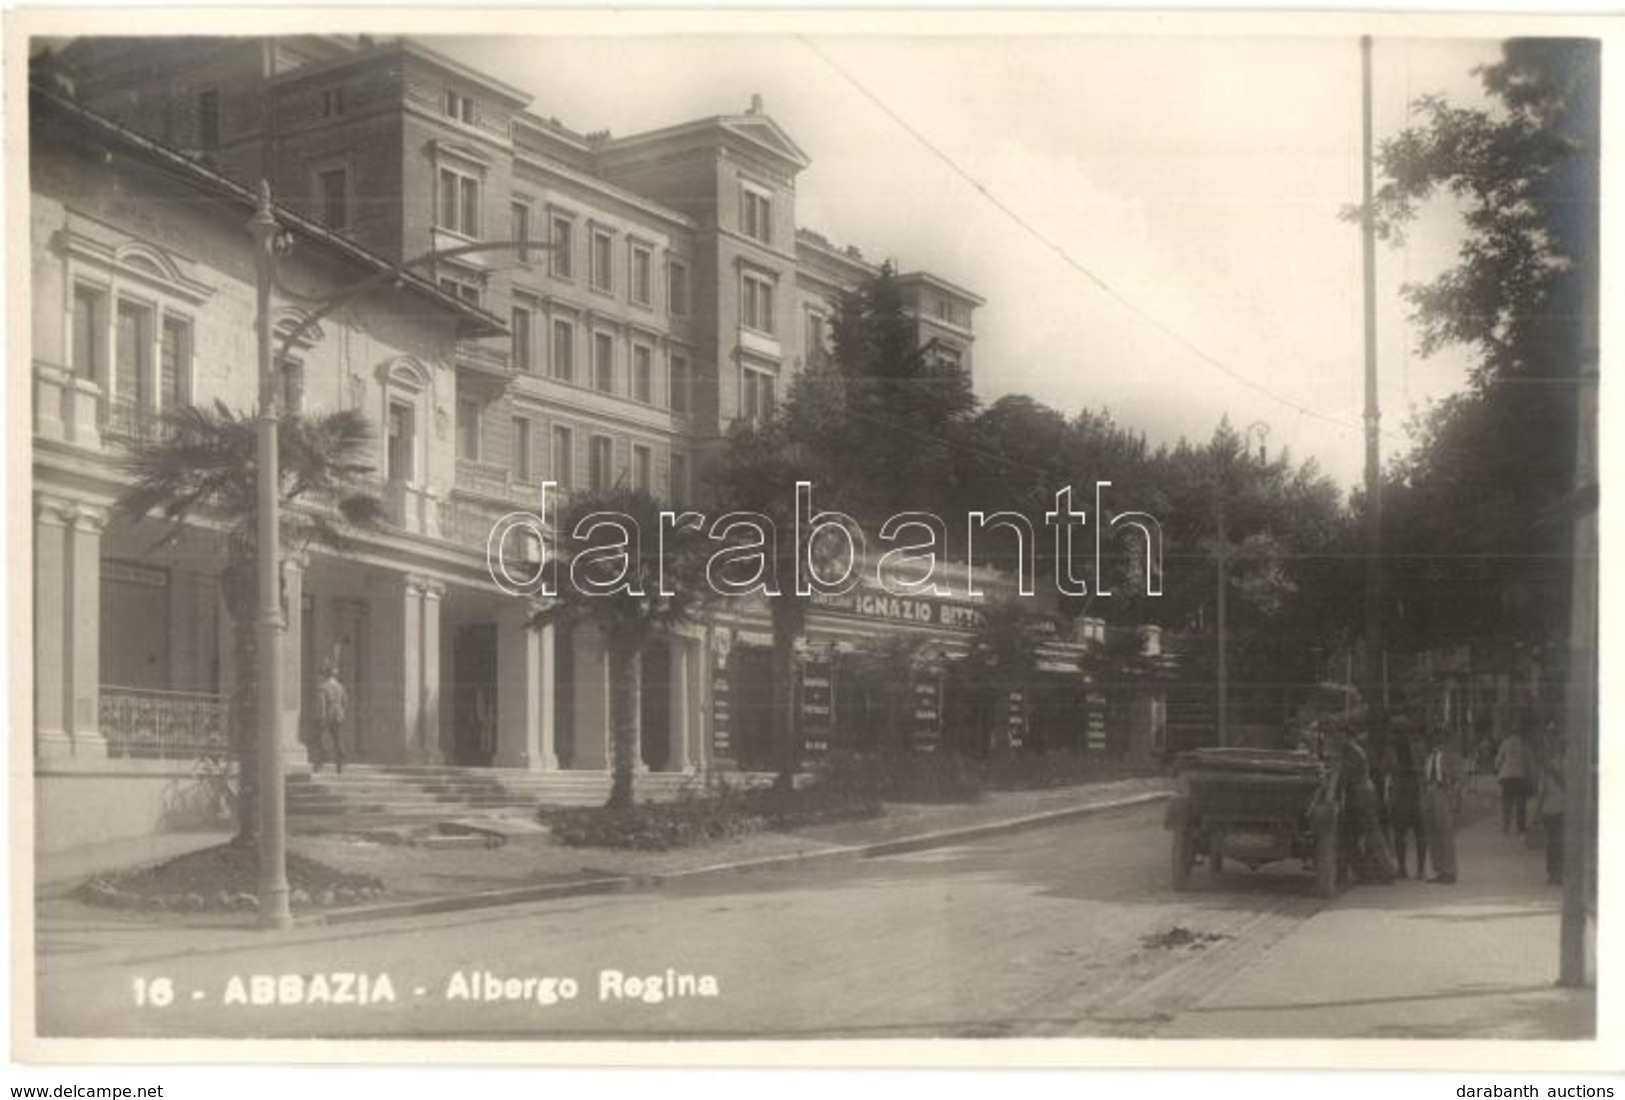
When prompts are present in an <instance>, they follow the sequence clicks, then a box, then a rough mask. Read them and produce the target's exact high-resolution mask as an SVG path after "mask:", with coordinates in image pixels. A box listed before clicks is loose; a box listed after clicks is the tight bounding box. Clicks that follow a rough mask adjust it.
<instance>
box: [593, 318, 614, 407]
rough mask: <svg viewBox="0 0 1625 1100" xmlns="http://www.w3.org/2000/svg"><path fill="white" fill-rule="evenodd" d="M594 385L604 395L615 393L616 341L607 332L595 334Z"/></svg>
mask: <svg viewBox="0 0 1625 1100" xmlns="http://www.w3.org/2000/svg"><path fill="white" fill-rule="evenodd" d="M592 384H593V386H594V387H595V388H596V389H599V390H601V391H603V392H604V393H614V392H615V341H614V339H613V338H612V337H611V336H610V335H609V334H608V333H605V332H595V333H593V337H592Z"/></svg>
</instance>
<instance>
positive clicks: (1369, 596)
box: [1360, 35, 1388, 745]
mask: <svg viewBox="0 0 1625 1100" xmlns="http://www.w3.org/2000/svg"><path fill="white" fill-rule="evenodd" d="M1360 90H1361V95H1360V140H1361V155H1360V193H1361V198H1360V201H1361V209H1362V211H1363V212H1364V217H1362V218H1361V219H1360V230H1361V232H1360V243H1361V252H1362V255H1363V259H1364V282H1365V496H1366V503H1365V677H1364V679H1365V683H1364V684H1363V685H1362V687H1363V689H1364V691H1365V699H1366V714H1367V716H1368V718H1369V719H1370V720H1371V722H1372V728H1371V737H1372V741H1373V742H1374V743H1376V744H1378V745H1381V744H1382V743H1383V742H1385V741H1386V740H1387V737H1388V715H1387V711H1386V709H1385V708H1384V706H1383V705H1382V675H1381V672H1380V669H1381V667H1382V660H1383V649H1382V457H1381V452H1380V450H1379V446H1380V434H1381V426H1382V411H1381V409H1380V407H1379V403H1378V398H1377V212H1376V208H1375V207H1374V205H1373V188H1372V181H1371V177H1372V160H1373V151H1372V144H1371V36H1370V35H1364V36H1363V37H1361V39H1360Z"/></svg>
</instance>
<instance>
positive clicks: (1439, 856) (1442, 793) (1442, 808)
mask: <svg viewBox="0 0 1625 1100" xmlns="http://www.w3.org/2000/svg"><path fill="white" fill-rule="evenodd" d="M1455 816H1456V815H1455V813H1454V812H1453V811H1452V810H1451V809H1450V765H1449V762H1448V760H1447V759H1446V753H1445V751H1444V739H1443V737H1442V736H1440V735H1439V734H1434V735H1433V738H1432V746H1431V749H1430V751H1429V752H1428V757H1427V763H1426V764H1425V765H1424V766H1423V768H1422V828H1423V831H1424V833H1425V835H1426V837H1427V846H1428V853H1429V854H1430V855H1431V856H1432V857H1433V877H1432V878H1431V879H1429V880H1428V881H1429V882H1432V883H1436V884H1438V885H1441V886H1450V885H1453V884H1454V883H1455V881H1456V820H1455Z"/></svg>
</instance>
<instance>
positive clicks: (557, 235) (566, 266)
mask: <svg viewBox="0 0 1625 1100" xmlns="http://www.w3.org/2000/svg"><path fill="white" fill-rule="evenodd" d="M552 241H553V252H552V256H551V270H552V272H553V275H554V276H555V277H556V278H560V279H573V278H575V266H576V265H575V247H576V245H575V242H576V226H575V222H573V221H571V220H570V219H569V218H566V217H561V216H560V215H558V214H555V215H553V232H552Z"/></svg>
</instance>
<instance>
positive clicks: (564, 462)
mask: <svg viewBox="0 0 1625 1100" xmlns="http://www.w3.org/2000/svg"><path fill="white" fill-rule="evenodd" d="M575 471H576V433H575V432H573V431H571V430H570V429H569V428H562V427H559V426H558V425H557V424H555V425H554V426H553V482H554V484H556V485H558V487H559V488H561V489H571V488H574V487H575V481H576V476H575Z"/></svg>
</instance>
